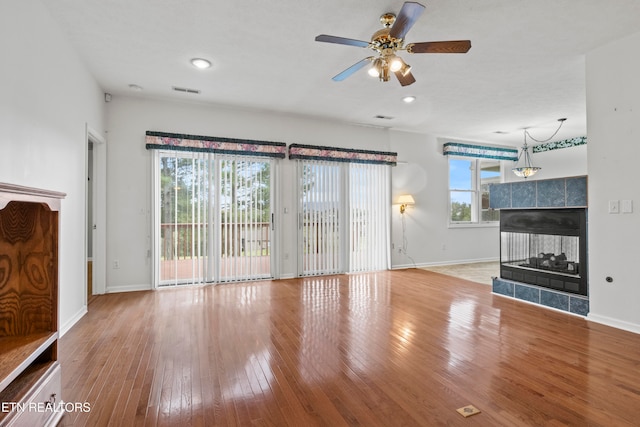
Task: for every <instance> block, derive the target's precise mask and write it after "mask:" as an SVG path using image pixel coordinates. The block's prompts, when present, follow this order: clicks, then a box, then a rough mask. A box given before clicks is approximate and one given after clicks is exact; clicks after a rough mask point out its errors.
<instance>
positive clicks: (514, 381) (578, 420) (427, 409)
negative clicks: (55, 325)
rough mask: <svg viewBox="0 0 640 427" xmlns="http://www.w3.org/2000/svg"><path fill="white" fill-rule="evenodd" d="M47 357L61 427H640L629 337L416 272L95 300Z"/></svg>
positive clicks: (637, 355)
mask: <svg viewBox="0 0 640 427" xmlns="http://www.w3.org/2000/svg"><path fill="white" fill-rule="evenodd" d="M59 353H60V361H61V364H62V380H63V398H64V400H65V401H66V402H88V403H89V404H90V411H89V412H79V411H78V412H71V413H67V414H66V415H65V416H64V418H63V420H62V422H61V425H62V426H107V425H109V426H120V425H121V426H134V425H151V426H153V425H162V426H187V425H192V426H254V425H255V426H296V427H297V426H316V425H317V426H342V425H352V426H356V425H360V426H440V425H447V426H510V427H513V426H565V425H570V426H607V427H608V426H638V425H640V416H639V415H638V408H640V335H636V334H632V333H628V332H624V331H620V330H616V329H613V328H609V327H605V326H602V325H598V324H594V323H591V322H588V321H586V320H585V319H583V318H580V317H575V316H572V315H569V314H565V313H560V312H555V311H551V310H547V309H544V308H541V307H537V306H533V305H528V304H526V303H523V302H520V301H514V300H510V299H506V298H502V297H500V296H496V295H492V294H491V289H490V287H488V286H486V285H482V284H478V283H474V282H470V281H466V280H464V279H457V278H452V277H449V276H446V275H442V274H438V273H433V272H429V271H424V270H419V269H409V270H401V271H388V272H380V273H372V274H353V275H342V276H331V277H321V278H306V279H292V280H282V281H263V282H253V283H243V284H229V285H220V286H205V287H187V288H179V289H166V290H160V291H155V292H134V293H121V294H110V295H103V296H98V297H97V298H96V299H95V300H94V301H93V302H92V303H91V306H90V309H89V313H88V314H87V315H86V316H84V317H83V318H82V319H81V320H80V321H79V322H78V323H77V324H76V325H75V326H74V327H73V328H72V329H71V330H70V331H69V332H68V333H67V334H66V335H65V336H64V337H62V339H61V340H60V343H59ZM469 404H472V405H475V406H476V407H477V408H478V409H480V411H481V413H480V414H477V415H473V416H471V417H469V418H464V417H462V416H461V415H460V414H458V413H457V412H456V409H457V408H460V407H463V406H465V405H469Z"/></svg>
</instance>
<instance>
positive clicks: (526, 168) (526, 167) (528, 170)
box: [511, 129, 542, 179]
mask: <svg viewBox="0 0 640 427" xmlns="http://www.w3.org/2000/svg"><path fill="white" fill-rule="evenodd" d="M520 160H522V165H521V166H519V165H520ZM540 169H542V168H540V167H537V166H533V165H532V164H531V156H530V155H529V146H528V145H527V130H526V129H525V130H524V145H523V146H522V151H521V152H520V155H519V156H518V160H517V161H516V167H515V168H513V169H511V171H512V172H513V173H514V174H516V176H519V177H520V178H524V179H527V178H529V177H530V176H533V175H535V174H536V173H538V171H539V170H540Z"/></svg>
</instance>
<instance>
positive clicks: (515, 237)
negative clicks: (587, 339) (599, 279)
mask: <svg viewBox="0 0 640 427" xmlns="http://www.w3.org/2000/svg"><path fill="white" fill-rule="evenodd" d="M489 203H490V207H491V208H492V209H500V210H501V212H500V277H496V278H494V279H493V292H494V293H496V294H500V295H503V296H508V297H511V298H516V299H521V300H525V301H528V302H531V303H535V304H540V305H544V306H547V307H551V308H555V309H558V310H563V311H567V312H570V313H574V314H578V315H582V316H586V315H587V314H588V313H589V297H588V294H589V292H588V282H587V280H588V279H587V278H588V276H587V271H588V266H587V177H586V176H580V177H570V178H559V179H548V180H537V181H523V182H513V183H504V184H492V185H490V189H489Z"/></svg>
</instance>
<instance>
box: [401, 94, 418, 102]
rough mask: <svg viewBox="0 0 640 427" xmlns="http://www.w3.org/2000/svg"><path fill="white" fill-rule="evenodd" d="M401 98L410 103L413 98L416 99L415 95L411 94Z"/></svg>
mask: <svg viewBox="0 0 640 427" xmlns="http://www.w3.org/2000/svg"><path fill="white" fill-rule="evenodd" d="M402 100H403V101H404V102H406V103H407V104H411V103H412V102H413V101H415V100H416V97H415V96H413V95H410V96H405V97H404V98H402Z"/></svg>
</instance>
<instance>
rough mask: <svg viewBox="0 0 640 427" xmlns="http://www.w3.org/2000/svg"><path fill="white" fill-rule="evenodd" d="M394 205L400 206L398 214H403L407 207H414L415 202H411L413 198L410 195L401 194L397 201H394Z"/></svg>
mask: <svg viewBox="0 0 640 427" xmlns="http://www.w3.org/2000/svg"><path fill="white" fill-rule="evenodd" d="M396 203H398V204H399V205H400V213H401V214H404V211H405V210H406V209H407V206H409V205H415V204H416V201H415V200H413V196H412V195H411V194H403V195H401V196H400V197H398V200H397V201H396Z"/></svg>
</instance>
